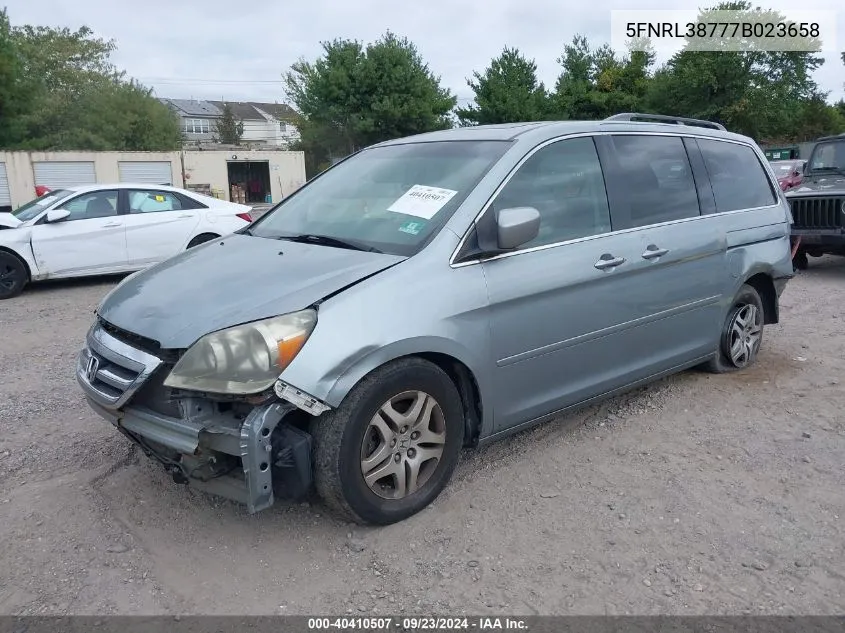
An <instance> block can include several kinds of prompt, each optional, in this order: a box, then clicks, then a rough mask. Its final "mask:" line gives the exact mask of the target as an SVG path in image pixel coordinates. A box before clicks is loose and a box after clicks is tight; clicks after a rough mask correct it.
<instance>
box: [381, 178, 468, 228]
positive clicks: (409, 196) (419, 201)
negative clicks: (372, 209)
mask: <svg viewBox="0 0 845 633" xmlns="http://www.w3.org/2000/svg"><path fill="white" fill-rule="evenodd" d="M456 193H458V192H457V191H453V190H452V189H441V188H440V187H429V186H427V185H414V186H413V187H411V188H410V189H408V191H406V192H405V193H403V194H402V196H401V197H400V198H398V199H397V200H396V202H394V203H393V204H391V205H390V206H389V207H387V210H388V211H393V212H394V213H403V214H405V215H413V216H416V217H418V218H423V219H424V220H430V219H431V218H433V217H434V214H435V213H437V212H438V211H440V209H442V208H443V207H444V206H445V205H446V203H447V202H449V200H451V199H452V198H453V197H454V196H455V194H456Z"/></svg>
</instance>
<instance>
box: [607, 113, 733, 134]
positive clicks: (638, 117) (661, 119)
mask: <svg viewBox="0 0 845 633" xmlns="http://www.w3.org/2000/svg"><path fill="white" fill-rule="evenodd" d="M605 121H644V122H648V121H653V122H654V123H674V124H675V125H692V126H696V127H706V128H710V129H712V130H722V131H723V132H726V131H727V130H726V129H725V126H724V125H722V124H721V123H714V122H713V121H704V120H702V119H688V118H686V117H682V116H666V115H665V114H641V113H639V112H622V113H621V114H614V115H613V116H609V117H607V118H606V119H605Z"/></svg>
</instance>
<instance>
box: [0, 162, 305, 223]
mask: <svg viewBox="0 0 845 633" xmlns="http://www.w3.org/2000/svg"><path fill="white" fill-rule="evenodd" d="M116 182H140V183H146V184H155V185H173V186H175V187H184V188H186V189H194V190H198V191H201V192H203V193H205V194H207V195H213V196H215V197H218V198H221V199H223V200H231V198H232V188H233V186H235V185H236V186H237V187H239V188H240V189H241V190H243V191H245V193H246V197H245V200H244V202H246V204H263V203H267V202H271V203H276V202H280V201H281V200H282V199H283V198H285V197H287V196H288V195H290V194H291V193H292V192H293V191H295V190H296V189H298V188H299V187H301V186H302V185H303V184H304V183H305V156H304V154H303V153H302V152H290V151H283V150H278V149H277V150H263V151H261V150H251V149H248V148H238V149H236V150H201V149H196V150H187V149H186V150H183V151H181V152H3V151H0V212H2V211H11V210H13V209H16V208H18V207H20V206H21V205H23V204H26V203H27V202H29V201H30V200H32V199H33V198H34V197H35V195H36V192H35V187H36V186H39V185H41V186H45V187H49V188H50V189H59V188H61V187H68V186H73V185H88V184H94V183H116Z"/></svg>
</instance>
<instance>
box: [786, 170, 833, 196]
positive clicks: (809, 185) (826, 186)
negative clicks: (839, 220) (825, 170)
mask: <svg viewBox="0 0 845 633" xmlns="http://www.w3.org/2000/svg"><path fill="white" fill-rule="evenodd" d="M820 193H822V194H830V195H839V194H845V176H843V175H841V174H836V173H829V174H811V175H809V176H804V179H803V180H802V181H801V184H800V185H798V186H797V187H795V189H791V190H790V191H789V192H788V193H787V197H794V196H798V197H801V195H802V194H804V195H809V196H813V195H818V194H820Z"/></svg>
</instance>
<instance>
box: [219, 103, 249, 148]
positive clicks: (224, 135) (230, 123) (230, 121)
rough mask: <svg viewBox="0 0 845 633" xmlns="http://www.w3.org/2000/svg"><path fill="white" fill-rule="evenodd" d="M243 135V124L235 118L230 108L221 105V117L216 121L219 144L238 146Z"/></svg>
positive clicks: (226, 104)
mask: <svg viewBox="0 0 845 633" xmlns="http://www.w3.org/2000/svg"><path fill="white" fill-rule="evenodd" d="M243 135H244V122H243V121H240V120H238V119H236V118H235V113H234V111H233V110H232V106H230V105H229V104H228V103H224V104H223V115H222V116H221V117H220V119H219V120H218V121H217V136H218V140H219V141H220V142H221V143H225V144H227V145H240V144H241V137H242V136H243Z"/></svg>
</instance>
